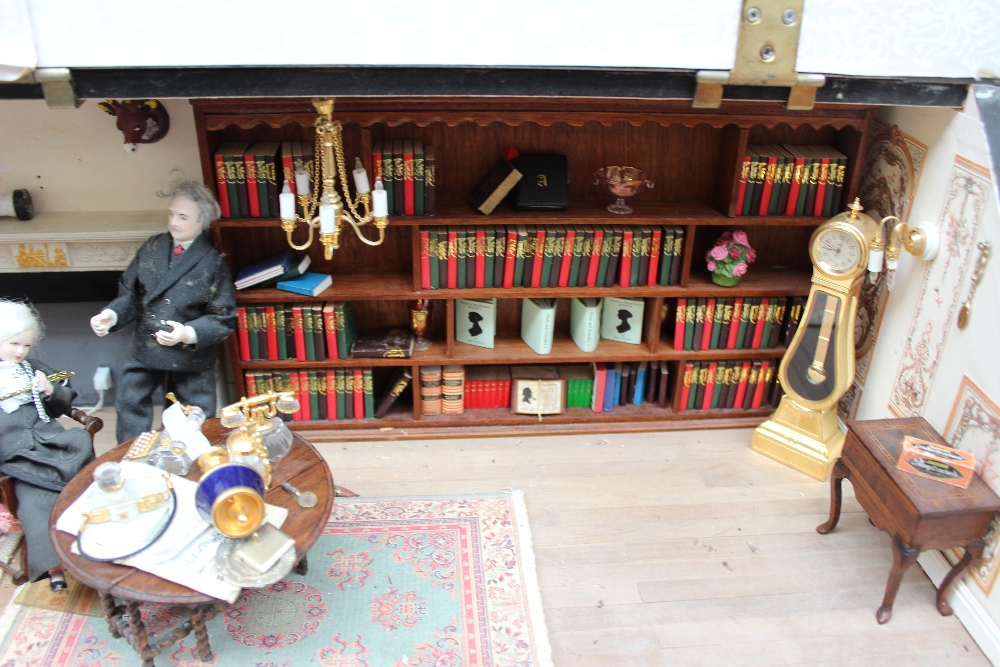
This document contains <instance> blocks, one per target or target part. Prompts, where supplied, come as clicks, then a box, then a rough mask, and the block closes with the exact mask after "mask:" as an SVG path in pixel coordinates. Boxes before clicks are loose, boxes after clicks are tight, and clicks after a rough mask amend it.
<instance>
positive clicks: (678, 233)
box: [670, 227, 685, 285]
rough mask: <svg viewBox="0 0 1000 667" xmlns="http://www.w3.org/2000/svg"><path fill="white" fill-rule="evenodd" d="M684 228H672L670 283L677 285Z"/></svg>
mask: <svg viewBox="0 0 1000 667" xmlns="http://www.w3.org/2000/svg"><path fill="white" fill-rule="evenodd" d="M684 233H685V232H684V228H683V227H675V228H674V260H673V262H671V264H670V284H671V285H677V284H678V283H679V282H680V276H681V264H682V263H683V262H682V261H681V260H682V255H683V254H684Z"/></svg>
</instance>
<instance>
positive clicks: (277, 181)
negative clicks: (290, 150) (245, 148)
mask: <svg viewBox="0 0 1000 667" xmlns="http://www.w3.org/2000/svg"><path fill="white" fill-rule="evenodd" d="M280 151H281V143H280V142H277V141H266V142H264V143H260V144H257V146H256V147H255V149H254V154H255V155H256V157H257V183H258V185H259V184H260V183H262V182H263V183H264V189H263V190H262V196H263V192H266V193H267V211H268V214H267V215H265V214H264V205H263V199H262V200H261V217H271V218H277V217H278V215H279V213H278V195H279V194H281V185H282V180H281V164H280V162H279V159H280V158H279V154H280Z"/></svg>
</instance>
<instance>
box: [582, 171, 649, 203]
mask: <svg viewBox="0 0 1000 667" xmlns="http://www.w3.org/2000/svg"><path fill="white" fill-rule="evenodd" d="M594 185H599V186H600V188H601V190H602V191H603V192H604V193H605V194H607V195H611V196H612V197H616V198H617V199H616V200H615V201H614V202H613V203H611V204H608V210H609V211H611V212H612V213H619V214H621V215H626V214H628V213H631V212H632V207H631V206H629V205H628V204H626V203H625V200H626V199H628V198H629V197H634V196H636V195H637V194H639V191H640V190H642V189H643V188H652V187H653V181H651V180H649V179H648V178H646V172H644V171H643V170H642V169H636V168H635V167H602V168H601V169H598V170H597V171H595V172H594Z"/></svg>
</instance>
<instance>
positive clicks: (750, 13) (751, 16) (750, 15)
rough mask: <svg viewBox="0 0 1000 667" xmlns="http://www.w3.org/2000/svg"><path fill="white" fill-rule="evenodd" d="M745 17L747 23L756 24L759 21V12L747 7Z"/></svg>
mask: <svg viewBox="0 0 1000 667" xmlns="http://www.w3.org/2000/svg"><path fill="white" fill-rule="evenodd" d="M745 16H746V19H747V23H757V22H758V21H760V10H759V9H758V8H756V7H748V8H747V11H746V15H745Z"/></svg>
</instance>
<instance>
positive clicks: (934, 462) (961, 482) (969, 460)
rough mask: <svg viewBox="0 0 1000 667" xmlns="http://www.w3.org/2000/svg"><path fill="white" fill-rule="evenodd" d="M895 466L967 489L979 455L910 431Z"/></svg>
mask: <svg viewBox="0 0 1000 667" xmlns="http://www.w3.org/2000/svg"><path fill="white" fill-rule="evenodd" d="M896 467H897V468H899V469H900V470H902V471H903V472H908V473H912V474H914V475H920V476H921V477H926V478H928V479H933V480H936V481H938V482H944V483H945V484H951V485H952V486H958V487H961V488H963V489H967V488H969V483H970V482H971V481H972V475H973V474H974V472H975V468H976V457H975V456H974V455H973V454H970V453H969V452H963V451H961V450H959V449H953V448H951V447H947V446H944V445H939V444H938V443H936V442H929V441H927V440H920V439H919V438H914V437H912V436H909V435H908V436H905V437H904V438H903V448H902V450H900V452H899V459H897V461H896Z"/></svg>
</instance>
